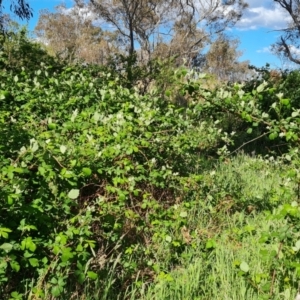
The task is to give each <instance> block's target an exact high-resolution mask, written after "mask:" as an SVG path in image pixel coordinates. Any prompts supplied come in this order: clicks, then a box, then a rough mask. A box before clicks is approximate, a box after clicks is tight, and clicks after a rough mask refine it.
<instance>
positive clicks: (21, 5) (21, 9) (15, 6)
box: [0, 0, 32, 29]
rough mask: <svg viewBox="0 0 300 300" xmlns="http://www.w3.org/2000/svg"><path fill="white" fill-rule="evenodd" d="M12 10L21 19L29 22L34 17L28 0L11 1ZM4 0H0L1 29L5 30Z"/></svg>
mask: <svg viewBox="0 0 300 300" xmlns="http://www.w3.org/2000/svg"><path fill="white" fill-rule="evenodd" d="M9 2H10V10H11V11H12V12H13V13H14V14H15V15H16V16H18V17H19V18H20V19H22V20H24V19H26V20H29V19H30V18H31V17H32V9H31V7H30V5H29V4H28V3H27V1H26V0H10V1H9ZM4 8H5V7H4V5H3V0H0V29H3V23H4V20H5V19H4V16H3V9H4Z"/></svg>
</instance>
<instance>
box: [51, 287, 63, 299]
mask: <svg viewBox="0 0 300 300" xmlns="http://www.w3.org/2000/svg"><path fill="white" fill-rule="evenodd" d="M63 290H64V288H63V287H62V286H59V285H55V286H53V287H52V288H51V294H52V296H54V297H58V296H60V294H61V293H62V292H63Z"/></svg>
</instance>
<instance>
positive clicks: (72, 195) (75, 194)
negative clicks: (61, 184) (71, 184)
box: [68, 189, 79, 199]
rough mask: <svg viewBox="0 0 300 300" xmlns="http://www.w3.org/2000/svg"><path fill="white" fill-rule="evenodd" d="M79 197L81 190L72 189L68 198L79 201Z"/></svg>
mask: <svg viewBox="0 0 300 300" xmlns="http://www.w3.org/2000/svg"><path fill="white" fill-rule="evenodd" d="M78 196H79V190H77V189H72V190H71V191H70V192H69V193H68V197H69V198H70V199H77V198H78Z"/></svg>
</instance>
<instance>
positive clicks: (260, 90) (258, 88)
mask: <svg viewBox="0 0 300 300" xmlns="http://www.w3.org/2000/svg"><path fill="white" fill-rule="evenodd" d="M265 86H266V83H265V82H264V83H262V84H260V85H259V86H258V87H257V88H256V91H257V92H258V93H261V92H262V91H263V90H264V89H265Z"/></svg>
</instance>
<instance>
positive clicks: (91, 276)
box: [87, 271, 98, 280]
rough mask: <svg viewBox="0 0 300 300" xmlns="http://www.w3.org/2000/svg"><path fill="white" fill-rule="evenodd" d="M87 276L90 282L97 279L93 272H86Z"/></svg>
mask: <svg viewBox="0 0 300 300" xmlns="http://www.w3.org/2000/svg"><path fill="white" fill-rule="evenodd" d="M87 276H88V277H89V278H91V279H92V280H96V279H97V278H98V275H97V274H96V273H95V272H93V271H88V272H87Z"/></svg>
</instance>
